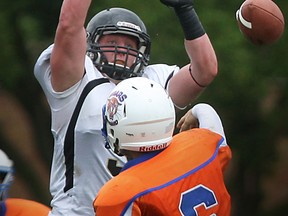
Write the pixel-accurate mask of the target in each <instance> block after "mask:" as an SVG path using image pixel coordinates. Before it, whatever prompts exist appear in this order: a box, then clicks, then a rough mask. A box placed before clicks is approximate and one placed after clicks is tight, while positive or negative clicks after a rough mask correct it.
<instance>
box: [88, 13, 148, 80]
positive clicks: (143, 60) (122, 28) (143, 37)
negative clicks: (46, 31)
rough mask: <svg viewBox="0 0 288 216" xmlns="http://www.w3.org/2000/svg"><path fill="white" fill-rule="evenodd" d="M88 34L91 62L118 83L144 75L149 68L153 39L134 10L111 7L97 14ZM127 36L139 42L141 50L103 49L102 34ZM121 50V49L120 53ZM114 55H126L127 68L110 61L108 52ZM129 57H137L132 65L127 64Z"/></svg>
mask: <svg viewBox="0 0 288 216" xmlns="http://www.w3.org/2000/svg"><path fill="white" fill-rule="evenodd" d="M86 31H87V44H88V47H87V55H88V56H89V57H90V58H91V59H92V61H93V63H94V65H95V67H96V68H97V69H98V70H99V71H100V72H102V73H105V74H107V75H108V76H109V77H111V78H112V79H115V80H123V79H126V78H129V77H135V76H141V75H142V74H143V69H144V67H145V66H147V65H148V61H149V56H150V46H151V41H150V37H149V35H148V34H147V31H146V27H145V25H144V23H143V22H142V20H141V19H140V18H139V17H138V16H137V15H136V14H135V13H133V12H132V11H130V10H127V9H124V8H110V9H106V10H103V11H101V12H99V13H98V14H96V15H95V16H94V17H93V18H92V19H91V20H90V21H89V23H88V25H87V27H86ZM108 34H124V35H130V36H133V37H135V38H137V40H138V49H137V50H135V49H132V48H131V47H121V46H115V45H109V46H105V50H103V49H101V48H104V46H101V45H100V44H99V39H100V38H101V37H102V36H103V35H108ZM119 49H120V50H119ZM107 52H114V53H115V57H116V55H117V53H124V54H126V61H125V64H124V65H119V64H116V58H115V60H114V62H108V61H107V59H106V57H105V53H107ZM128 55H133V56H134V57H136V60H135V62H134V63H133V65H132V66H130V67H129V66H128V65H127V59H128Z"/></svg>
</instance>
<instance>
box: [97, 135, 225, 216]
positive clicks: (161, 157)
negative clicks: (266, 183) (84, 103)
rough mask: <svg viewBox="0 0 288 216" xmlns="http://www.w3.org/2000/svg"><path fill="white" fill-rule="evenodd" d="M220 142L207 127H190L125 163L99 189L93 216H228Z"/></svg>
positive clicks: (223, 163)
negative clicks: (164, 145) (163, 146)
mask: <svg viewBox="0 0 288 216" xmlns="http://www.w3.org/2000/svg"><path fill="white" fill-rule="evenodd" d="M222 141H223V138H222V137H221V136H220V135H218V134H216V133H213V132H211V131H209V130H207V129H193V130H189V131H185V132H182V133H180V134H177V135H176V136H174V137H173V140H172V142H171V144H170V146H169V147H167V148H166V149H165V150H163V151H161V152H160V153H158V154H157V153H156V152H152V153H148V154H146V155H144V156H143V157H140V158H136V159H134V160H132V161H129V162H128V163H127V164H126V165H127V166H126V165H125V167H124V168H126V169H125V170H123V171H122V172H121V173H120V174H119V175H118V176H116V177H114V178H113V179H111V180H110V181H109V182H108V183H107V184H105V185H104V186H103V187H102V189H101V190H100V192H99V194H98V196H97V197H96V199H95V201H94V209H95V212H96V215H97V216H102V215H103V216H110V215H111V216H117V215H125V216H130V215H131V216H139V215H147V216H148V215H150V216H160V215H163V216H164V215H165V216H167V215H172V216H174V215H175V216H178V215H179V216H180V215H182V216H183V215H184V216H188V215H189V216H194V215H195V216H204V215H209V216H210V215H213V214H215V215H221V216H228V215H230V208H231V202H230V195H229V193H228V192H227V190H226V187H225V184H224V179H223V172H224V169H225V167H226V165H227V163H228V162H229V160H230V159H231V151H230V148H229V147H228V146H227V145H221V143H222ZM129 163H130V164H129ZM131 163H132V164H131Z"/></svg>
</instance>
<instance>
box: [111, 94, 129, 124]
mask: <svg viewBox="0 0 288 216" xmlns="http://www.w3.org/2000/svg"><path fill="white" fill-rule="evenodd" d="M126 98H127V95H126V94H124V93H123V92H121V91H115V92H112V94H111V95H110V96H109V98H108V100H107V113H108V116H109V119H107V121H108V123H109V124H110V125H117V124H118V120H117V119H116V118H117V111H118V108H119V106H121V105H122V104H123V102H124V100H125V99H126ZM115 116H116V117H115Z"/></svg>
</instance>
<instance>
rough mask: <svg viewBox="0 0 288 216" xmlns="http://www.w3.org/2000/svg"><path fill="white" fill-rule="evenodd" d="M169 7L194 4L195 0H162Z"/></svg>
mask: <svg viewBox="0 0 288 216" xmlns="http://www.w3.org/2000/svg"><path fill="white" fill-rule="evenodd" d="M160 1H161V2H162V3H163V4H165V5H167V6H169V7H174V8H175V7H181V6H184V5H193V0H160Z"/></svg>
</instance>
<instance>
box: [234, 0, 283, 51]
mask: <svg viewBox="0 0 288 216" xmlns="http://www.w3.org/2000/svg"><path fill="white" fill-rule="evenodd" d="M236 19H237V23H238V27H239V29H240V31H241V32H242V33H243V35H244V36H245V37H246V38H247V39H248V40H250V41H251V42H252V43H253V44H256V45H267V44H272V43H275V42H276V41H278V40H279V39H280V38H281V36H282V34H283V32H284V26H285V22H284V16H283V14H282V12H281V10H280V8H279V7H278V6H277V5H276V4H275V2H273V1H272V0H246V1H244V2H243V3H242V5H241V7H240V8H239V10H237V12H236Z"/></svg>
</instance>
